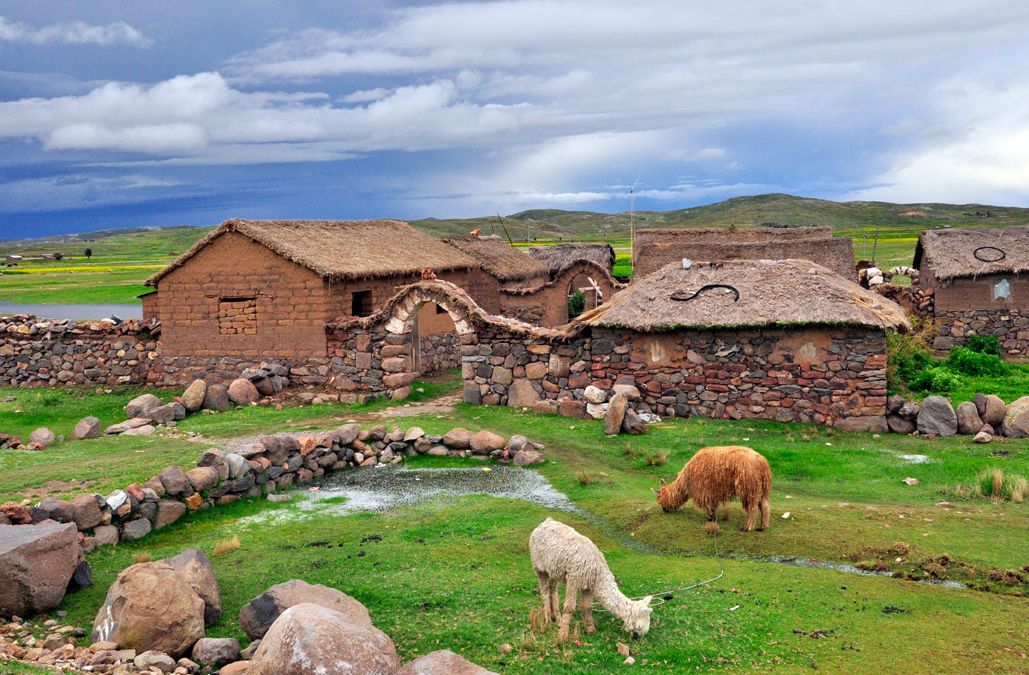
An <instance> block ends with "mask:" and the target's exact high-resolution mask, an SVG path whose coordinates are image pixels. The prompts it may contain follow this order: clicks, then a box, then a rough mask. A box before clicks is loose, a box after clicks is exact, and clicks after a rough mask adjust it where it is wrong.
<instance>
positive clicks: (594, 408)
mask: <svg viewBox="0 0 1029 675" xmlns="http://www.w3.org/2000/svg"><path fill="white" fill-rule="evenodd" d="M607 407H608V406H607V403H587V404H586V414H587V415H589V416H590V417H592V418H593V419H595V420H602V419H604V416H605V415H607Z"/></svg>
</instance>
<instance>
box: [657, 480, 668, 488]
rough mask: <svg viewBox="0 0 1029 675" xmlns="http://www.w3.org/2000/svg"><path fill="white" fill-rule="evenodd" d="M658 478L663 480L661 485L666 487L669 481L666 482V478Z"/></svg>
mask: <svg viewBox="0 0 1029 675" xmlns="http://www.w3.org/2000/svg"><path fill="white" fill-rule="evenodd" d="M658 480H660V481H661V487H665V486H666V485H668V483H666V482H665V479H664V478H660V479H658Z"/></svg>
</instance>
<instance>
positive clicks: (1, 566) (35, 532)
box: [0, 523, 80, 616]
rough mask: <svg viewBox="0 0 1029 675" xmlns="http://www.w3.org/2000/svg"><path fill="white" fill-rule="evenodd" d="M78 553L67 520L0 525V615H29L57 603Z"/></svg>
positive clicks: (43, 610)
mask: <svg viewBox="0 0 1029 675" xmlns="http://www.w3.org/2000/svg"><path fill="white" fill-rule="evenodd" d="M79 555H80V554H79V544H78V540H77V532H76V529H75V526H74V525H72V524H70V523H65V524H60V523H42V524H39V525H0V579H3V583H0V616H11V615H12V614H16V615H18V616H30V615H32V614H36V613H39V612H48V611H50V610H52V609H54V608H55V607H57V606H58V605H60V604H61V600H62V599H64V593H65V591H66V590H67V588H68V582H69V581H71V579H72V576H73V575H74V574H75V569H76V567H77V565H78V563H79Z"/></svg>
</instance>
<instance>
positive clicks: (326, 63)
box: [0, 0, 1029, 238]
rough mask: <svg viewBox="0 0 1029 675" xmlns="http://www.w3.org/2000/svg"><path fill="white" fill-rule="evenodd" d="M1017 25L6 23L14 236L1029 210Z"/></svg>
mask: <svg viewBox="0 0 1029 675" xmlns="http://www.w3.org/2000/svg"><path fill="white" fill-rule="evenodd" d="M1026 64H1029V3H1026V2H1024V1H1020V0H1012V1H1005V0H980V1H979V2H976V3H972V2H968V1H967V0H962V1H960V2H958V1H953V0H933V1H932V2H922V1H920V0H919V1H913V0H902V1H901V2H898V1H897V0H891V1H889V2H884V1H880V0H864V1H862V2H846V1H843V0H835V1H825V0H777V1H776V2H767V1H763V0H762V1H739V0H736V1H733V0H730V1H728V2H707V1H700V0H674V1H668V2H665V1H661V0H653V1H651V0H635V1H634V2H625V1H624V0H619V1H616V2H606V1H605V0H567V1H563V2H556V1H552V0H521V1H509V2H448V3H405V2H389V1H387V2H376V3H369V2H345V1H339V0H335V1H328V0H305V1H304V2H285V1H272V0H249V1H247V2H212V1H211V0H203V1H199V0H176V1H175V2H161V3H158V2H139V1H138V0H131V1H130V0H105V1H104V2H99V3H96V2H94V3H79V2H58V1H56V0H42V1H37V2H23V1H20V0H19V1H13V0H0V237H7V238H10V237H22V236H44V235H49V234H55V233H62V232H72V231H87V230H95V229H101V228H111V227H141V226H154V225H161V226H168V225H178V224H187V225H207V224H213V223H217V222H220V221H222V220H225V219H227V218H230V217H246V218H331V219H351V218H379V217H393V218H404V219H415V218H422V217H441V218H443V217H464V216H474V215H490V214H495V213H503V214H507V213H513V212H516V211H520V210H524V209H530V208H563V209H589V210H596V211H605V212H619V211H625V210H627V209H628V207H629V192H630V187H631V186H635V189H634V193H635V195H636V197H635V205H636V208H637V209H659V210H667V209H677V208H684V207H689V206H692V205H697V204H704V203H711V202H715V201H719V200H722V199H726V198H729V197H733V196H738V195H749V194H762V193H768V192H788V193H790V194H796V195H802V196H808V197H820V198H826V199H834V200H884V201H895V202H905V203H914V202H931V201H938V202H950V203H973V202H974V203H982V204H1000V205H1009V206H1029V68H1027V67H1026Z"/></svg>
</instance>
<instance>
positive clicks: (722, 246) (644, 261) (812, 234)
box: [633, 227, 857, 279]
mask: <svg viewBox="0 0 1029 675" xmlns="http://www.w3.org/2000/svg"><path fill="white" fill-rule="evenodd" d="M634 252H635V256H636V260H635V265H634V270H633V273H634V275H635V276H636V277H637V278H638V277H641V276H645V275H647V274H650V273H651V272H654V271H656V270H658V269H660V268H661V267H663V266H665V265H668V264H669V263H673V262H679V261H681V260H682V259H683V258H689V259H690V260H693V261H704V262H712V261H717V260H789V259H801V260H810V261H812V262H815V263H818V264H819V265H822V266H824V267H828V268H829V269H831V270H832V271H834V272H836V273H837V274H839V275H841V276H843V277H844V278H847V279H857V272H856V271H855V268H854V247H853V244H852V242H851V240H850V238H848V237H833V236H832V228H829V227H784V228H770V227H760V228H740V229H736V230H730V229H723V228H710V227H708V228H685V229H684V228H679V229H646V230H640V231H639V232H637V233H636V242H635V247H634Z"/></svg>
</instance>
